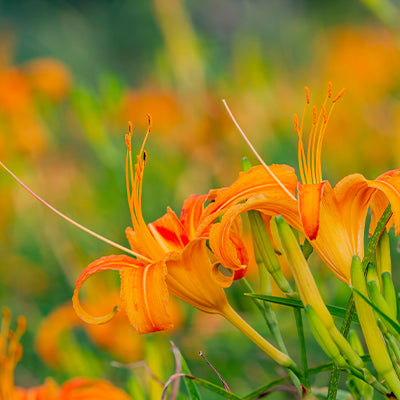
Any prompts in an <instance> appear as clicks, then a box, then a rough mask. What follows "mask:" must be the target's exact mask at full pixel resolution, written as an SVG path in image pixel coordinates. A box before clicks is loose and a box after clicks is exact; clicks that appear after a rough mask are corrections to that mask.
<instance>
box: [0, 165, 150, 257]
mask: <svg viewBox="0 0 400 400" xmlns="http://www.w3.org/2000/svg"><path fill="white" fill-rule="evenodd" d="M0 166H1V167H2V168H3V169H4V170H5V171H6V172H7V173H8V174H9V175H11V177H12V178H13V179H14V180H15V181H17V182H18V183H19V184H20V185H21V186H22V187H23V188H24V189H25V190H26V191H27V192H28V193H30V194H31V195H32V196H33V197H35V198H36V199H37V200H39V201H40V202H41V203H42V204H43V205H45V206H46V207H47V208H49V209H50V210H51V211H53V212H54V213H56V214H57V215H58V216H60V217H61V218H63V219H65V220H66V221H68V222H69V223H71V224H72V225H75V226H76V227H77V228H79V229H81V230H83V231H85V232H86V233H88V234H89V235H92V236H94V237H95V238H97V239H99V240H101V241H103V242H105V243H107V244H109V245H111V246H113V247H116V248H117V249H120V250H122V251H124V252H126V253H129V254H132V255H133V256H135V257H137V258H139V259H141V260H143V261H146V262H150V261H151V260H150V259H149V258H147V257H144V256H143V255H141V254H139V253H136V252H134V251H132V250H130V249H128V248H126V247H124V246H121V245H120V244H118V243H115V242H113V241H112V240H109V239H107V238H105V237H104V236H101V235H99V234H98V233H96V232H93V231H92V230H90V229H88V228H85V227H84V226H83V225H81V224H79V223H78V222H75V221H74V220H73V219H71V218H69V217H67V216H66V215H64V214H63V213H61V212H60V211H58V210H57V209H55V208H54V207H53V206H51V205H50V204H49V203H47V202H46V201H44V200H43V199H42V198H41V197H39V196H38V195H37V194H36V193H34V192H33V191H32V190H31V189H29V187H28V186H26V185H25V183H23V182H22V181H21V180H20V179H19V178H18V177H17V176H16V175H15V174H13V173H12V172H11V171H10V170H9V169H8V168H7V167H6V166H5V165H4V164H3V163H2V162H1V161H0Z"/></svg>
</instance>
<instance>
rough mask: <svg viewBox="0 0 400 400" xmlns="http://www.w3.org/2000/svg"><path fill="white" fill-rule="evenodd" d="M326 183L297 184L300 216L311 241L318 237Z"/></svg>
mask: <svg viewBox="0 0 400 400" xmlns="http://www.w3.org/2000/svg"><path fill="white" fill-rule="evenodd" d="M324 185H325V182H321V183H313V184H304V185H303V184H302V183H300V182H299V183H298V184H297V192H298V202H299V214H300V218H301V223H302V225H303V229H304V233H305V234H306V236H307V237H308V239H309V240H313V239H315V238H316V237H317V234H318V229H319V217H320V208H321V199H322V193H323V190H324Z"/></svg>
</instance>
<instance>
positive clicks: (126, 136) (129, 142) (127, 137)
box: [125, 133, 131, 151]
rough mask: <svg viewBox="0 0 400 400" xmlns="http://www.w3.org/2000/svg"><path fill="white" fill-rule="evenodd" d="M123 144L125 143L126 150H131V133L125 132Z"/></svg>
mask: <svg viewBox="0 0 400 400" xmlns="http://www.w3.org/2000/svg"><path fill="white" fill-rule="evenodd" d="M125 144H126V147H127V149H128V151H131V133H129V134H128V133H126V134H125Z"/></svg>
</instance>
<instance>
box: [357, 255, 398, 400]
mask: <svg viewBox="0 0 400 400" xmlns="http://www.w3.org/2000/svg"><path fill="white" fill-rule="evenodd" d="M351 283H352V285H353V287H354V288H355V289H357V290H358V291H359V292H360V293H361V294H362V295H364V296H365V297H368V292H367V287H366V284H365V278H364V272H363V268H362V265H361V261H360V258H359V257H358V256H356V255H355V256H353V260H352V263H351ZM354 302H355V306H356V310H357V314H358V319H359V321H360V325H361V329H362V331H363V334H364V338H365V342H366V344H367V347H368V351H369V354H370V356H371V360H372V363H373V364H374V367H375V369H376V371H377V373H378V374H379V375H380V376H382V377H383V378H384V379H385V380H386V383H387V384H388V386H389V387H390V389H391V390H392V391H393V393H394V394H395V396H396V397H397V398H400V381H399V379H398V377H397V375H396V373H395V371H394V369H393V366H392V362H391V360H390V356H389V354H388V351H387V348H386V346H385V342H384V339H383V337H382V334H381V332H380V331H379V328H378V324H377V322H376V320H375V316H374V313H373V311H372V308H371V307H370V306H369V304H367V303H366V302H365V301H364V300H363V299H362V298H361V296H359V295H358V294H357V293H355V294H354Z"/></svg>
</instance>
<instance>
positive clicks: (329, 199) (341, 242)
mask: <svg viewBox="0 0 400 400" xmlns="http://www.w3.org/2000/svg"><path fill="white" fill-rule="evenodd" d="M348 183H349V185H347V186H346V185H344V184H345V182H342V184H343V185H344V186H343V187H342V188H341V189H340V186H339V188H338V186H336V187H335V191H334V190H333V189H332V187H331V185H330V183H329V182H328V181H326V182H325V186H324V192H323V196H322V201H321V209H320V221H319V230H318V235H317V237H316V239H315V240H313V241H312V242H311V244H312V246H313V247H314V249H315V250H316V251H317V253H318V254H319V256H320V257H321V259H322V261H324V263H325V264H326V265H327V266H328V267H329V268H330V269H331V270H332V272H333V273H334V274H335V275H336V276H337V277H338V278H339V279H341V280H342V281H344V282H346V283H349V282H350V265H351V260H352V257H353V255H354V254H358V255H359V256H360V257H362V256H363V252H364V248H363V246H360V244H361V242H360V241H359V236H358V233H359V232H361V230H362V237H363V235H364V231H363V229H364V224H362V227H361V225H360V220H361V219H362V218H363V216H364V218H365V215H366V212H367V210H366V209H364V208H360V209H358V208H357V207H358V206H359V207H361V204H362V197H360V198H357V197H354V196H353V197H352V195H349V196H346V195H345V193H346V192H347V191H348V190H350V191H351V189H352V187H353V186H352V184H351V182H350V180H349V182H348ZM337 188H338V191H336V189H337ZM339 189H340V190H339ZM341 192H342V193H341ZM338 193H339V194H341V195H340V196H339V198H340V199H338V198H337V196H336V194H338ZM353 195H354V193H353ZM351 200H354V202H355V203H354V207H353V205H352V203H351ZM343 201H348V203H347V205H346V206H344V204H343ZM354 229H355V231H354Z"/></svg>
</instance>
